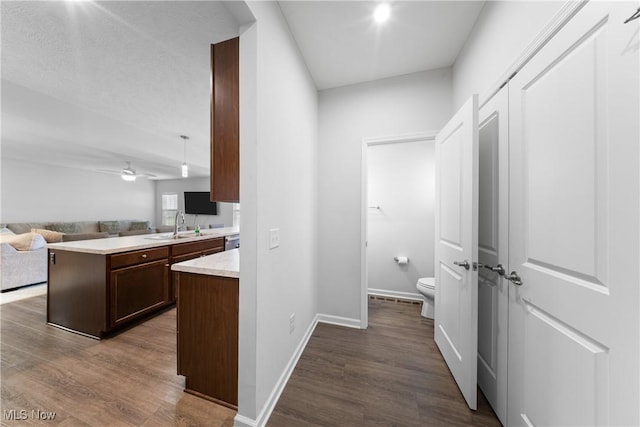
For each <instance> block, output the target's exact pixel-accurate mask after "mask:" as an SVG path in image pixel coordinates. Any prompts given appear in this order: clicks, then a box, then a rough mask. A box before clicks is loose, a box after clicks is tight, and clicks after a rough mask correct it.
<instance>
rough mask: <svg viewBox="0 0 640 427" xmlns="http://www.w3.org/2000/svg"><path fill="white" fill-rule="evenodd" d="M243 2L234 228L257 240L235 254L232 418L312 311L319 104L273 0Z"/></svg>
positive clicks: (244, 410)
mask: <svg viewBox="0 0 640 427" xmlns="http://www.w3.org/2000/svg"><path fill="white" fill-rule="evenodd" d="M248 6H249V8H250V10H251V12H252V13H253V15H254V16H255V18H256V24H255V26H253V27H251V28H249V29H244V31H242V32H241V34H242V35H241V40H240V46H241V83H240V85H241V88H242V89H241V94H240V97H241V106H240V111H241V129H240V134H241V148H240V165H241V172H240V186H241V189H240V200H241V202H242V230H243V234H246V235H248V236H256V240H255V241H252V239H251V237H250V238H249V242H247V240H245V239H244V238H243V242H242V248H243V249H242V251H241V253H240V263H241V265H242V269H241V276H240V289H241V294H240V299H241V302H240V318H241V321H240V360H239V363H240V365H239V370H240V376H239V380H240V384H239V387H240V394H239V399H240V400H239V410H238V414H239V417H238V418H240V417H247V418H249V419H253V420H256V419H257V418H259V417H260V416H261V413H262V414H263V415H264V412H262V411H263V410H264V409H265V407H266V405H267V404H269V403H272V400H271V397H273V396H272V393H273V392H274V389H275V387H276V386H277V384H278V383H279V381H280V380H281V378H280V377H281V375H282V374H283V373H284V372H285V369H286V368H287V365H288V363H289V362H290V360H291V358H292V356H294V354H295V352H296V349H297V348H298V346H299V345H300V343H301V341H302V340H303V338H304V333H305V332H306V331H307V330H308V328H309V326H310V325H312V324H313V322H314V320H315V315H316V313H317V303H316V289H317V284H316V262H317V255H316V244H317V231H316V229H317V213H316V210H317V209H316V206H317V197H316V195H317V180H316V177H317V172H316V156H317V134H318V128H317V120H318V111H317V91H316V88H315V85H314V83H313V81H312V79H311V77H310V75H309V73H308V70H307V68H306V65H305V64H304V62H303V60H302V57H301V55H300V53H299V51H298V48H297V46H296V44H295V42H294V41H293V39H292V36H291V34H290V32H289V29H288V27H287V25H286V22H285V20H284V17H283V16H282V14H281V11H280V8H279V6H278V4H277V3H276V2H249V3H248ZM252 121H253V123H255V129H252V126H251V122H252ZM272 228H279V229H280V247H279V248H277V249H274V250H269V230H270V229H272ZM245 232H246V233H245ZM247 245H248V246H247ZM250 293H253V294H254V295H255V300H252V299H251V295H249V294H250ZM252 309H253V310H254V312H253V313H251V311H250V310H252ZM292 313H295V319H296V320H295V324H296V328H295V331H294V332H293V333H292V334H290V333H289V316H290V315H291V314H292ZM252 334H254V335H255V353H254V355H253V357H254V359H253V360H249V359H250V358H251V357H252V356H251V351H252V348H251V347H252V343H251V338H252ZM253 372H255V374H254V373H253ZM252 382H254V383H255V387H254V390H255V396H253V399H252V396H251V383H252ZM252 405H253V406H252ZM238 418H236V422H238Z"/></svg>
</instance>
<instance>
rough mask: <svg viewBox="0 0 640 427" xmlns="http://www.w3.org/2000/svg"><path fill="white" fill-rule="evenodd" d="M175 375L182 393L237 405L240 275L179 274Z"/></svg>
mask: <svg viewBox="0 0 640 427" xmlns="http://www.w3.org/2000/svg"><path fill="white" fill-rule="evenodd" d="M176 278H177V307H178V313H177V318H178V329H177V332H178V336H177V342H178V374H179V375H184V376H185V391H186V392H189V393H192V394H195V395H198V396H200V397H204V398H206V399H210V400H213V401H214V402H217V403H220V404H222V405H225V406H228V407H231V408H234V409H237V407H238V291H239V289H238V282H239V280H238V279H234V278H229V277H219V276H207V275H202V274H192V273H183V272H180V273H178V274H177V275H176Z"/></svg>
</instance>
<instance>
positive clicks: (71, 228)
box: [44, 222, 78, 234]
mask: <svg viewBox="0 0 640 427" xmlns="http://www.w3.org/2000/svg"><path fill="white" fill-rule="evenodd" d="M44 228H46V229H47V230H52V231H58V232H60V233H65V234H73V233H77V232H78V227H77V225H76V223H75V222H52V223H50V224H47V225H45V226H44Z"/></svg>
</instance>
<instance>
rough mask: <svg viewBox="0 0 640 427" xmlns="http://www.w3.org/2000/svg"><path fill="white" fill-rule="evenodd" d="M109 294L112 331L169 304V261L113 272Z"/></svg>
mask: <svg viewBox="0 0 640 427" xmlns="http://www.w3.org/2000/svg"><path fill="white" fill-rule="evenodd" d="M109 293H110V298H111V307H110V310H109V312H110V319H109V326H110V327H111V328H114V327H116V326H119V325H121V324H123V323H125V322H127V321H129V320H132V319H135V318H136V317H140V316H142V315H144V314H146V313H149V312H151V311H153V310H155V309H157V308H160V307H162V306H163V305H165V304H168V303H169V302H170V299H169V264H168V260H166V259H165V260H160V261H155V262H150V263H146V264H141V265H137V266H133V267H128V268H123V269H120V270H114V271H111V274H110V281H109Z"/></svg>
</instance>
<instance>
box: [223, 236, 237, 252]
mask: <svg viewBox="0 0 640 427" xmlns="http://www.w3.org/2000/svg"><path fill="white" fill-rule="evenodd" d="M239 247H240V235H239V234H234V235H232V236H226V237H225V238H224V250H225V251H228V250H230V249H237V248H239Z"/></svg>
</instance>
